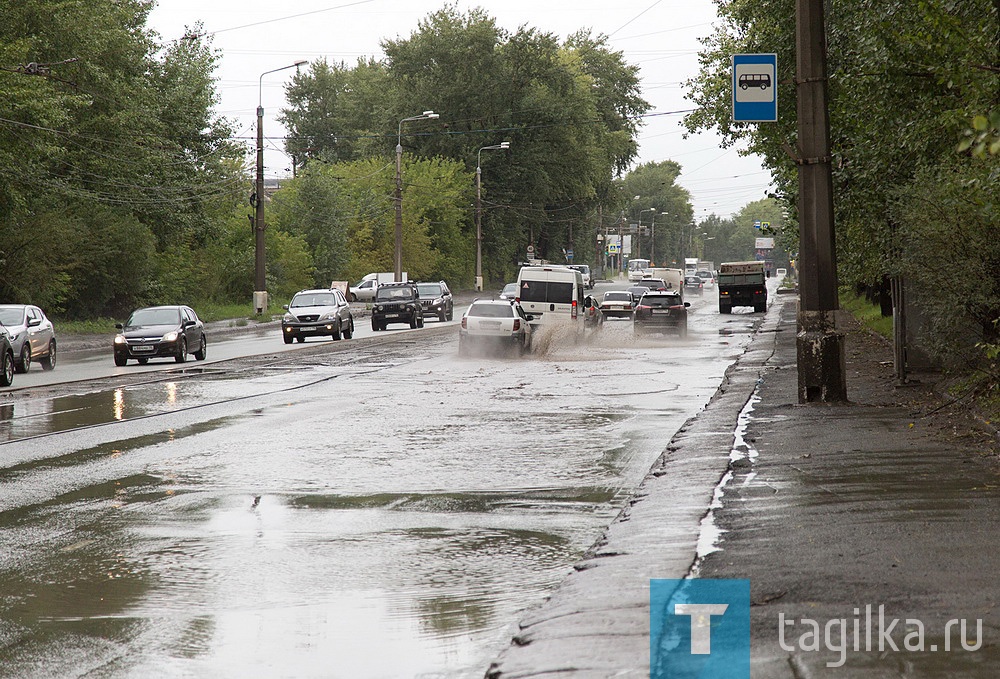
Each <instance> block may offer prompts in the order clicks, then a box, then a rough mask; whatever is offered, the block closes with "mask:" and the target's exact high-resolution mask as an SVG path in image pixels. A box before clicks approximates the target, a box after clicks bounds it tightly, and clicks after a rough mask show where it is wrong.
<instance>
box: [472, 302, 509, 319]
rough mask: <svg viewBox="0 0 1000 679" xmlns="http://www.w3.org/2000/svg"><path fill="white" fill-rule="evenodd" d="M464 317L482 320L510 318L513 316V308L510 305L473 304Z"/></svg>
mask: <svg viewBox="0 0 1000 679" xmlns="http://www.w3.org/2000/svg"><path fill="white" fill-rule="evenodd" d="M466 315H467V316H479V317H484V318H510V317H511V316H513V315H514V307H513V306H511V305H510V304H473V305H472V306H470V307H469V311H468V313H467V314H466Z"/></svg>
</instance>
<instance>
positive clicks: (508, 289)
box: [498, 281, 517, 299]
mask: <svg viewBox="0 0 1000 679" xmlns="http://www.w3.org/2000/svg"><path fill="white" fill-rule="evenodd" d="M498 297H499V298H500V299H514V298H515V297H517V281H515V282H513V283H508V284H507V285H505V286H503V290H501V291H500V294H499V295H498Z"/></svg>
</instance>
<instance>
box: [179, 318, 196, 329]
mask: <svg viewBox="0 0 1000 679" xmlns="http://www.w3.org/2000/svg"><path fill="white" fill-rule="evenodd" d="M194 324H195V323H194V321H192V320H190V319H188V320H186V321H184V322H183V323H181V327H182V328H190V327H191V326H192V325H194Z"/></svg>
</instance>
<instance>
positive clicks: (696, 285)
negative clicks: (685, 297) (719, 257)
mask: <svg viewBox="0 0 1000 679" xmlns="http://www.w3.org/2000/svg"><path fill="white" fill-rule="evenodd" d="M684 292H690V293H691V294H692V295H698V296H699V297H700V296H702V295H704V294H705V281H704V280H702V279H701V278H700V277H699V276H685V277H684Z"/></svg>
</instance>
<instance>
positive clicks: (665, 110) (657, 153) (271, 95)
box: [150, 0, 770, 220]
mask: <svg viewBox="0 0 1000 679" xmlns="http://www.w3.org/2000/svg"><path fill="white" fill-rule="evenodd" d="M444 5H445V2H444V0H340V1H338V0H292V1H290V2H274V3H263V2H247V1H246V0H239V1H237V0H159V6H158V7H157V8H156V9H155V10H154V11H153V13H152V14H151V16H150V27H151V28H152V29H153V30H155V31H157V32H158V33H159V34H160V35H161V37H162V38H163V39H164V40H165V41H166V40H174V39H177V38H179V37H181V36H182V35H183V34H184V29H185V27H186V26H190V25H193V24H194V23H195V22H196V21H201V22H202V23H203V24H204V30H205V32H208V33H214V40H213V46H214V47H215V48H217V49H220V50H221V51H222V61H221V64H220V68H219V70H218V73H217V75H218V77H219V82H218V86H219V92H220V96H221V104H220V106H219V113H220V114H221V115H224V116H226V117H227V118H230V119H233V120H235V121H237V124H236V133H237V135H239V136H241V137H246V138H247V139H250V140H252V139H254V138H255V135H256V110H257V103H258V96H259V97H260V99H261V100H262V104H263V106H264V111H265V119H264V133H265V136H266V137H268V138H271V139H270V141H268V142H267V143H266V147H267V149H268V150H267V151H266V153H265V168H266V169H265V173H266V175H267V176H268V177H275V176H279V177H281V176H288V175H289V174H290V167H291V162H290V160H289V158H288V157H287V156H285V155H284V154H283V153H280V152H279V151H278V149H280V148H282V144H281V142H280V137H281V136H282V135H283V134H284V133H285V130H284V128H283V127H282V126H281V125H279V124H278V123H277V122H276V121H275V120H274V116H275V115H276V114H277V113H278V110H279V109H280V108H282V107H284V106H285V100H284V90H283V86H284V83H285V82H286V81H287V79H288V78H289V77H290V75H291V74H292V73H293V69H289V70H287V71H281V72H278V73H272V74H269V75H266V76H264V78H263V84H262V85H259V82H260V81H259V78H260V76H261V74H262V73H264V72H265V71H270V70H272V69H275V68H280V67H282V66H285V65H288V64H292V63H294V62H296V61H299V60H301V59H307V60H310V61H311V60H314V59H319V58H321V57H325V58H326V60H327V61H329V62H331V63H334V62H340V61H343V62H346V63H347V64H348V65H353V64H355V63H356V61H357V59H358V58H360V57H364V56H374V57H382V56H383V55H382V51H381V48H380V46H379V44H380V42H381V41H382V40H383V39H385V38H406V37H409V36H410V34H411V33H413V32H414V31H415V30H416V29H417V23H418V22H419V21H420V20H421V19H422V18H424V17H426V16H427V15H428V14H430V13H432V12H434V11H437V10H439V9H441V8H442V7H443V6H444ZM456 6H457V7H458V9H459V10H460V11H462V12H466V11H468V10H469V9H471V8H473V7H482V8H483V9H485V10H486V11H487V12H488V13H489V14H490V15H491V16H493V17H494V18H495V19H496V21H497V23H498V24H499V25H500V26H502V27H503V28H506V29H508V30H510V31H514V30H516V29H517V28H518V27H519V26H521V25H525V24H526V25H528V26H531V27H534V28H536V29H538V30H540V31H545V32H549V33H554V34H556V35H558V36H559V38H560V39H561V40H562V39H565V38H566V36H567V35H569V34H570V33H573V32H575V31H577V30H579V29H581V28H589V29H591V31H592V33H593V34H595V35H596V34H599V33H604V34H607V35H609V36H611V38H610V41H609V43H610V45H611V47H612V48H614V49H616V50H621V51H622V52H623V54H624V57H625V60H626V61H627V62H628V63H631V64H637V65H638V66H639V67H640V68H641V78H642V90H643V96H644V97H645V99H646V100H647V101H649V102H650V103H651V104H652V109H651V111H650V113H651V114H654V115H650V116H648V117H647V118H646V123H645V125H644V126H643V127H642V129H641V131H640V133H639V143H640V146H639V159H638V162H639V163H646V162H660V161H664V160H674V161H676V162H678V163H680V165H681V167H682V171H683V173H682V175H681V177H680V179H679V180H678V183H679V184H680V185H681V186H683V187H684V188H686V189H687V190H688V191H689V192H690V193H691V198H692V203H693V205H694V214H695V219H696V220H700V219H702V218H704V217H706V216H708V215H709V214H711V213H715V214H717V215H720V216H722V217H729V216H731V215H732V214H733V213H734V212H736V211H737V210H739V209H740V208H741V207H743V206H744V205H746V204H747V203H749V202H750V201H754V200H758V199H761V198H764V197H765V192H766V191H767V189H768V188H769V187H770V173H769V172H767V171H766V170H764V169H763V167H762V165H761V162H760V159H759V158H757V157H743V156H740V155H739V153H738V151H737V150H736V149H735V148H730V149H722V148H720V147H719V144H718V141H719V140H718V138H717V137H715V136H714V135H713V134H702V135H699V136H696V137H690V138H688V139H684V138H683V127H682V126H681V124H680V121H681V117H682V116H681V115H672V114H671V113H672V112H676V111H684V110H687V109H690V108H692V103H691V102H690V101H688V100H687V99H685V98H684V90H683V88H682V85H681V84H682V83H683V82H684V81H685V80H687V79H688V78H691V77H693V76H694V75H695V73H696V72H697V66H698V62H697V51H698V49H699V48H700V43H699V42H698V39H699V37H701V36H704V35H707V34H709V33H710V32H711V29H712V22H713V21H714V20H715V19H716V14H715V3H714V2H713V0H619V1H618V2H608V0H574V1H571V0H482V1H481V2H467V1H466V0H458V2H457V3H456ZM304 68H307V67H304ZM418 113H420V111H415V112H414V114H418ZM438 113H439V114H440V115H441V118H442V119H443V120H446V119H447V117H448V112H447V111H438ZM655 114H667V115H655Z"/></svg>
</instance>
